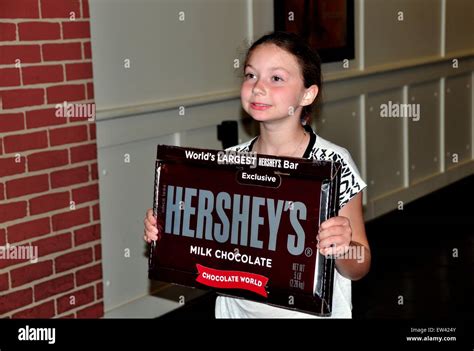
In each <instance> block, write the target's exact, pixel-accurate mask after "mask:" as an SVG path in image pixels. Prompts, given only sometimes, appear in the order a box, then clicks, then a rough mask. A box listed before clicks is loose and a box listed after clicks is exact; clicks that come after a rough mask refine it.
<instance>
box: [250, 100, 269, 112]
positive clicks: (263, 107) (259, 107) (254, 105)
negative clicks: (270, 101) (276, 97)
mask: <svg viewBox="0 0 474 351" xmlns="http://www.w3.org/2000/svg"><path fill="white" fill-rule="evenodd" d="M250 107H251V108H252V109H254V110H259V111H263V110H267V109H269V108H270V107H272V105H266V104H257V103H254V102H251V103H250Z"/></svg>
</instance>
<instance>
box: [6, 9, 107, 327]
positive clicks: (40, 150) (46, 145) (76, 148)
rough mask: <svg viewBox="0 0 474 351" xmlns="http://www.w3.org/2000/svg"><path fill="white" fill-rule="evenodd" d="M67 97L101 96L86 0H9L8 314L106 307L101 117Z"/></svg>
mask: <svg viewBox="0 0 474 351" xmlns="http://www.w3.org/2000/svg"><path fill="white" fill-rule="evenodd" d="M64 101H66V102H67V104H68V105H65V106H74V107H75V106H80V105H82V106H88V107H89V108H92V107H93V103H94V90H93V84H92V63H91V45H90V29H89V10H88V1H87V0H1V1H0V246H2V247H3V248H2V250H3V251H2V252H0V317H12V318H25V317H27V318H36V317H44V318H49V317H73V318H74V317H76V318H84V317H85V318H88V317H90V318H95V317H100V316H102V315H103V297H102V265H101V246H100V245H101V244H100V217H99V205H98V196H99V195H98V175H97V146H96V141H95V140H96V133H95V122H94V121H93V119H92V118H87V116H85V115H82V116H84V118H80V116H81V113H79V112H77V111H75V110H74V109H73V110H71V113H72V115H70V117H67V118H65V117H61V116H60V115H61V114H58V111H59V110H60V108H59V106H58V105H57V104H64ZM79 104H80V105H79ZM86 104H87V105H86Z"/></svg>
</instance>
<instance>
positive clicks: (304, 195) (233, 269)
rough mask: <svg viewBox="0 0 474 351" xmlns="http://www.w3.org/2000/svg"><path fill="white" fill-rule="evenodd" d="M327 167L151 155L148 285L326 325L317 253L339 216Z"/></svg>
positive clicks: (231, 155)
mask: <svg viewBox="0 0 474 351" xmlns="http://www.w3.org/2000/svg"><path fill="white" fill-rule="evenodd" d="M340 171H341V165H340V164H339V163H335V162H327V161H314V160H307V159H300V158H290V157H275V156H268V155H261V154H258V155H257V154H256V153H238V152H235V151H217V150H207V149H195V148H182V147H173V146H166V145H159V146H158V150H157V161H156V176H155V189H154V190H155V196H154V212H155V215H157V217H158V219H159V223H161V225H162V227H163V229H164V230H163V233H162V234H161V235H160V237H159V239H158V240H157V241H156V242H153V243H152V244H150V251H149V278H150V279H155V280H160V281H165V282H170V283H175V284H180V285H185V286H190V287H196V288H201V289H202V288H211V289H215V290H216V291H217V292H218V293H220V294H224V295H229V296H233V297H239V298H245V299H249V300H254V301H259V302H264V303H267V304H271V305H275V306H278V307H283V308H288V309H292V310H297V311H302V312H307V313H312V314H316V315H320V316H328V315H330V314H331V310H332V290H333V278H334V259H333V258H331V257H325V256H323V255H321V254H320V253H319V251H318V250H317V248H316V244H317V241H316V235H317V233H318V228H319V225H320V223H322V222H323V221H325V220H326V219H328V218H329V217H333V216H336V215H337V212H338V194H339V182H340Z"/></svg>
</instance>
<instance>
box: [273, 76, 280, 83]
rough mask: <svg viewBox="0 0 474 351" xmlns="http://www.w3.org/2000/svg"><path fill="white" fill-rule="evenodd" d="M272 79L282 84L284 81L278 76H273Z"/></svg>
mask: <svg viewBox="0 0 474 351" xmlns="http://www.w3.org/2000/svg"><path fill="white" fill-rule="evenodd" d="M272 78H273V80H274V81H275V82H282V81H283V79H282V78H281V77H278V76H273V77H272Z"/></svg>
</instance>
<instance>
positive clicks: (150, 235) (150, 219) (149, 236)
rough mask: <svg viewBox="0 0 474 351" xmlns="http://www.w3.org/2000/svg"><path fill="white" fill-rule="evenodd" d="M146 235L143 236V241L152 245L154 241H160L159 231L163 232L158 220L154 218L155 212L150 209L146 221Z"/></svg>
mask: <svg viewBox="0 0 474 351" xmlns="http://www.w3.org/2000/svg"><path fill="white" fill-rule="evenodd" d="M144 224H145V235H144V236H143V240H145V241H146V242H147V243H151V242H152V241H154V240H158V238H159V233H160V231H159V229H160V230H161V229H162V228H161V226H159V225H157V220H156V218H155V217H154V216H153V210H152V209H151V208H149V209H148V210H147V212H146V216H145V220H144Z"/></svg>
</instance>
